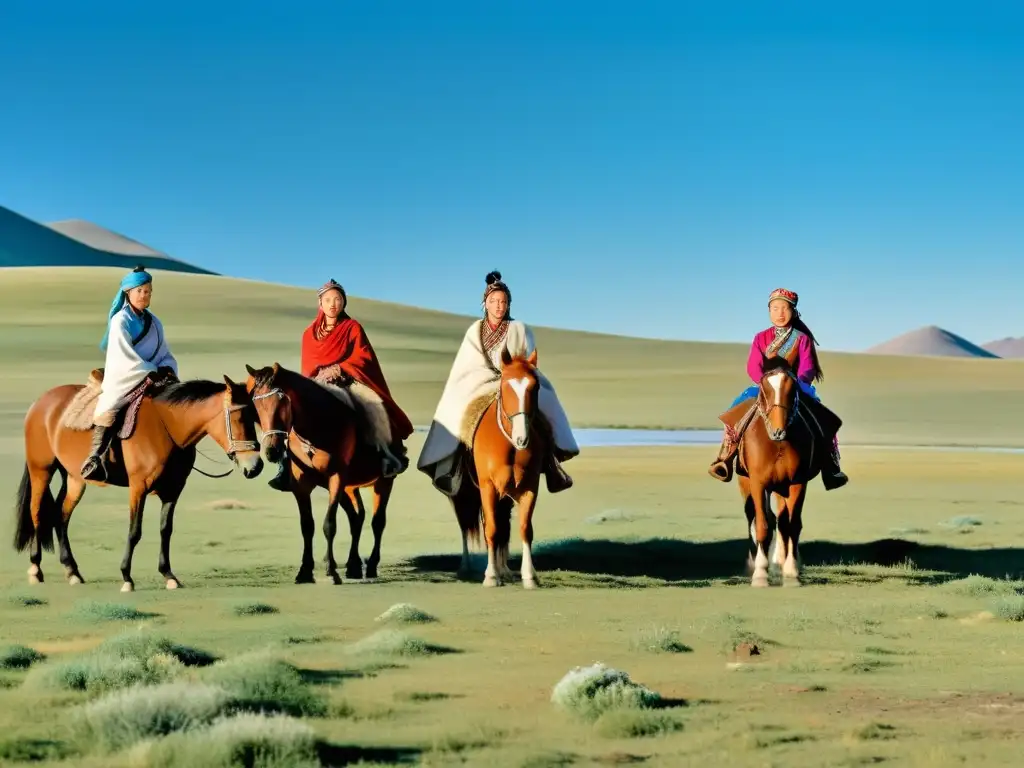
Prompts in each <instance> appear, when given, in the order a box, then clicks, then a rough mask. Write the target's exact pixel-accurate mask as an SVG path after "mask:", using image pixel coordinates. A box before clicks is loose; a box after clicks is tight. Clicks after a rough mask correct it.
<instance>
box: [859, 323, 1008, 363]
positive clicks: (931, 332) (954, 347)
mask: <svg viewBox="0 0 1024 768" xmlns="http://www.w3.org/2000/svg"><path fill="white" fill-rule="evenodd" d="M865 351H866V352H867V353H868V354H871V355H926V356H929V357H987V358H998V357H1000V355H997V354H995V353H994V352H991V351H989V350H987V349H983V348H982V347H979V346H978V345H977V344H973V343H971V342H969V341H968V340H967V339H965V338H963V337H962V336H957V335H956V334H955V333H953V332H951V331H947V330H945V329H943V328H939V327H938V326H936V325H929V326H926V327H925V328H918V329H917V330H915V331H910V332H908V333H904V334H902V335H900V336H897V337H896V338H894V339H889V341H886V342H883V343H881V344H878V345H876V346H874V347H871V348H870V349H867V350H865Z"/></svg>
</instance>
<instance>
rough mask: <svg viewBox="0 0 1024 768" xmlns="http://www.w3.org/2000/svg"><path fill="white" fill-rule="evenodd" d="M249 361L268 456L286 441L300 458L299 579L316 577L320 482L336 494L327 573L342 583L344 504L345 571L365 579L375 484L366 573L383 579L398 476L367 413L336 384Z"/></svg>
mask: <svg viewBox="0 0 1024 768" xmlns="http://www.w3.org/2000/svg"><path fill="white" fill-rule="evenodd" d="M245 368H246V370H247V371H248V372H249V378H248V380H247V381H246V384H245V386H246V389H247V390H248V392H249V396H250V397H251V398H252V401H253V405H254V406H255V408H256V413H257V414H258V416H259V423H260V428H261V429H262V431H263V438H262V439H263V440H264V441H265V442H266V445H265V447H264V450H265V452H266V456H267V460H268V461H271V462H278V461H280V460H281V457H282V456H283V452H284V449H285V446H286V445H287V447H288V452H289V454H290V455H291V457H292V461H291V462H290V464H291V478H290V480H289V485H290V488H291V492H292V495H293V496H294V497H295V503H296V505H297V506H298V508H299V526H300V528H301V530H302V542H303V546H302V564H301V565H300V566H299V572H298V574H297V575H296V576H295V583H296V584H312V583H313V582H314V581H315V579H314V577H313V570H314V561H313V534H314V530H315V523H314V520H313V504H312V500H311V495H312V493H313V489H314V488H317V487H320V488H324V489H326V490H327V495H328V501H327V513H326V515H325V516H324V523H323V531H324V536H325V537H326V539H327V552H326V554H325V556H324V561H325V563H326V575H327V577H328V578H329V579H331V580H332V581H333V583H335V584H341V583H342V580H341V576H340V575H339V574H338V564H337V562H336V561H335V558H334V537H335V535H336V534H337V531H338V506H339V505H340V506H341V508H342V509H344V510H345V515H346V516H347V517H348V524H349V532H350V534H351V537H352V542H351V545H350V547H349V553H348V561H347V562H346V564H345V578H348V579H362V578H363V563H362V560H361V559H360V557H359V540H360V537H361V535H362V532H363V523H364V522H365V521H366V509H365V507H364V506H363V500H362V498H361V497H360V495H359V489H360V488H366V487H372V488H373V520H372V523H371V527H372V529H373V550H372V551H371V552H370V556H369V557H368V558H367V560H366V578H367V579H375V578H377V566H378V565H379V564H380V546H381V541H382V539H383V537H384V528H385V527H386V526H387V509H388V501H389V500H390V498H391V492H392V489H393V488H394V485H395V478H394V477H384V476H383V472H382V469H383V468H382V467H381V461H380V455H379V454H378V453H377V449H376V448H375V447H374V446H372V445H370V444H369V443H367V442H365V441H364V440H363V439H362V437H363V436H362V434H361V430H360V424H362V423H363V417H362V416H360V415H359V414H358V413H356V411H355V409H354V407H352V406H350V405H346V403H345V402H343V401H342V400H341V399H340V398H339V397H338V396H336V395H335V394H333V393H332V391H331V389H330V387H329V386H328V385H322V384H320V383H319V382H317V381H314V380H313V379H310V378H308V377H306V376H303V375H302V374H300V373H297V372H295V371H290V370H288V369H287V368H283V367H281V366H280V365H279V364H278V363H274V364H273V365H272V366H270V367H267V368H261V369H259V370H256V369H254V368H252V367H251V366H248V365H247V366H245ZM350 402H354V400H350ZM286 440H287V443H286V442H285V441H286Z"/></svg>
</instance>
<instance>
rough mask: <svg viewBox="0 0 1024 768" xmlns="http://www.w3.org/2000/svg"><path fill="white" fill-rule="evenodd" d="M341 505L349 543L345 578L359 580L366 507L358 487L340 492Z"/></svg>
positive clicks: (361, 570) (361, 572) (361, 565)
mask: <svg viewBox="0 0 1024 768" xmlns="http://www.w3.org/2000/svg"><path fill="white" fill-rule="evenodd" d="M340 499H341V505H342V507H343V508H344V509H345V516H346V517H348V531H349V536H350V537H351V543H350V544H349V548H348V560H346V561H345V578H346V579H355V580H357V581H358V580H360V579H362V578H363V560H362V558H361V557H359V542H360V541H362V538H363V525H364V524H365V523H366V507H365V506H363V497H362V495H360V493H359V489H358V488H349V489H347V490H345V491H344V492H343V493H342V494H341V497H340Z"/></svg>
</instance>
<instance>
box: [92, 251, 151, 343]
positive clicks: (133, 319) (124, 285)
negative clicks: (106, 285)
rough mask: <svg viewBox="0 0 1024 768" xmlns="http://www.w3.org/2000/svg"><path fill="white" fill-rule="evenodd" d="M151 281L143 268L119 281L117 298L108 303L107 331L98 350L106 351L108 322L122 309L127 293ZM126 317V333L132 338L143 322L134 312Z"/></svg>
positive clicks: (138, 331)
mask: <svg viewBox="0 0 1024 768" xmlns="http://www.w3.org/2000/svg"><path fill="white" fill-rule="evenodd" d="M152 281H153V276H152V275H151V274H149V272H147V271H146V270H145V268H143V267H136V268H135V269H133V270H132V271H131V272H129V273H128V274H127V275H125V276H124V277H123V278H122V279H121V287H120V288H118V290H117V296H115V297H114V300H113V301H112V302H111V303H110V312H108V313H107V330H106V331H105V332H104V334H103V341H101V342H100V349H102V350H103V351H104V352H106V350H107V339H108V337H109V336H110V320H111V318H112V317H113V316H114V315H116V314H117V313H118V312H120V311H121V307H123V306H124V303H125V302H126V301H127V300H128V291H130V290H131V289H132V288H138V287H139V286H140V285H145V284H146V283H150V282H152ZM128 316H129V318H130V319H129V320H128V323H129V325H128V331H129V333H131V335H132V337H133V338H134V337H135V336H137V335H138V334H139V333H140V332H141V331H142V329H143V327H144V326H143V321H142V318H141V317H139V316H138V315H137V314H135V313H134V312H129V313H128Z"/></svg>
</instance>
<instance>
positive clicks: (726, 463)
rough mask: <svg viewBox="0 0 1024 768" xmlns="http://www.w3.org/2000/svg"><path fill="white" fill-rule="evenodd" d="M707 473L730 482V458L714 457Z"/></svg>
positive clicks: (724, 481)
mask: <svg viewBox="0 0 1024 768" xmlns="http://www.w3.org/2000/svg"><path fill="white" fill-rule="evenodd" d="M708 474H709V475H711V476H712V477H713V478H715V480H721V481H722V482H723V483H728V482H730V481H731V480H732V459H715V460H714V461H713V462H711V466H710V467H708Z"/></svg>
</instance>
